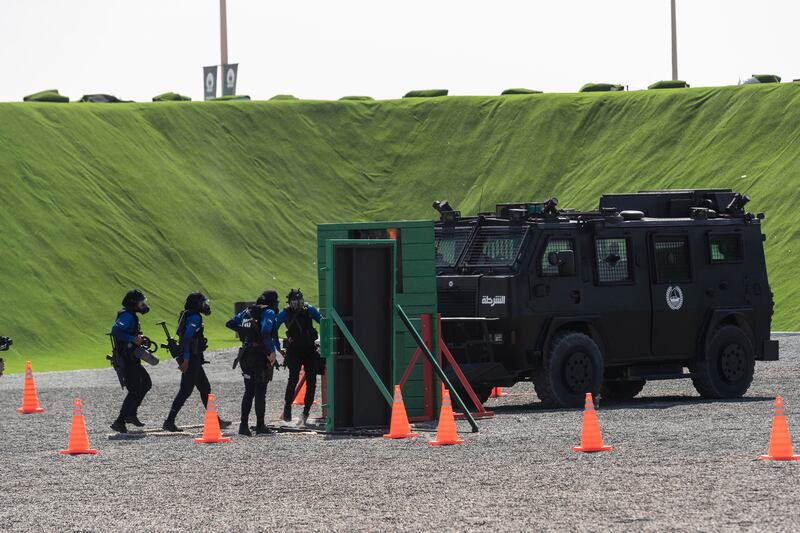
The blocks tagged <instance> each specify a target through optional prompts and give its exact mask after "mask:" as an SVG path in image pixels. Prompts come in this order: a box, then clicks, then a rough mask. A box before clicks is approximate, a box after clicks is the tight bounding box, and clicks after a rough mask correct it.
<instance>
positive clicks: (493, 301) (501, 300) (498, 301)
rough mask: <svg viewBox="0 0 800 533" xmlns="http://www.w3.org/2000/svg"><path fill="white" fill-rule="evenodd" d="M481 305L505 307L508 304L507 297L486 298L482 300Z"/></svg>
mask: <svg viewBox="0 0 800 533" xmlns="http://www.w3.org/2000/svg"><path fill="white" fill-rule="evenodd" d="M481 303H482V304H483V305H488V306H491V307H494V306H495V305H505V304H506V297H505V296H495V297H494V298H492V297H491V296H484V297H483V298H481Z"/></svg>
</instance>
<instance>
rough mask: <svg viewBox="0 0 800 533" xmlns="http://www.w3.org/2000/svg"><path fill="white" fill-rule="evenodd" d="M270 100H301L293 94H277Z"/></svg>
mask: <svg viewBox="0 0 800 533" xmlns="http://www.w3.org/2000/svg"><path fill="white" fill-rule="evenodd" d="M270 100H299V98H297V97H296V96H294V95H292V94H276V95H275V96H273V97H272V98H270Z"/></svg>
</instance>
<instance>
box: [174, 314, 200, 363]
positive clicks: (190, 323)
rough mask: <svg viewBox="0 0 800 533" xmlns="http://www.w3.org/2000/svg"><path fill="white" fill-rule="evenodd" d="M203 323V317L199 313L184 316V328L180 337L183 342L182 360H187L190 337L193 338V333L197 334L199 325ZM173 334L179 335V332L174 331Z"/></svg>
mask: <svg viewBox="0 0 800 533" xmlns="http://www.w3.org/2000/svg"><path fill="white" fill-rule="evenodd" d="M202 323H203V319H202V318H201V317H200V313H192V314H190V315H188V316H187V317H186V329H185V330H184V332H183V337H181V342H183V359H184V361H188V360H189V356H190V355H191V354H190V350H189V346H191V343H192V339H194V336H195V334H197V330H198V329H200V325H201V324H202ZM175 335H180V332H178V331H176V332H175Z"/></svg>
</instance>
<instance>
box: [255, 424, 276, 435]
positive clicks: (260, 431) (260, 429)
mask: <svg viewBox="0 0 800 533" xmlns="http://www.w3.org/2000/svg"><path fill="white" fill-rule="evenodd" d="M272 433H275V432H274V431H273V430H271V429H269V428H268V427H267V426H265V425H264V424H263V422H262V423H261V424H258V425H257V426H256V435H271V434H272Z"/></svg>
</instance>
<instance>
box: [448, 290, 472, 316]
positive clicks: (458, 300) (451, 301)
mask: <svg viewBox="0 0 800 533" xmlns="http://www.w3.org/2000/svg"><path fill="white" fill-rule="evenodd" d="M475 308H476V299H475V291H441V290H440V291H439V312H440V313H441V314H442V316H475Z"/></svg>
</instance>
